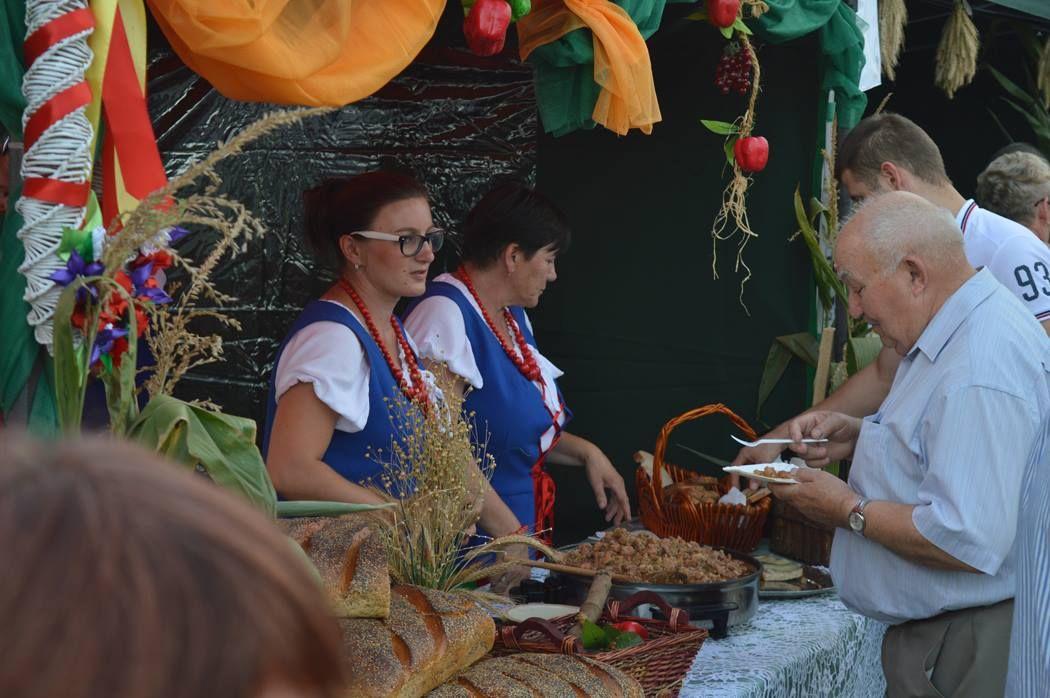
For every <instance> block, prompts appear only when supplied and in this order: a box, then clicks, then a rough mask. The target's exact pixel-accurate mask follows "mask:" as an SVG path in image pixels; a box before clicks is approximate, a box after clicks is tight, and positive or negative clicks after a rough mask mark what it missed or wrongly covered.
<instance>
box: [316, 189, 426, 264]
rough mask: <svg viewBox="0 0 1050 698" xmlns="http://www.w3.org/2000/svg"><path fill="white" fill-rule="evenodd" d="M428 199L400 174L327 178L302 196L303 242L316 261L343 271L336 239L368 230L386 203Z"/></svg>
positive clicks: (341, 254)
mask: <svg viewBox="0 0 1050 698" xmlns="http://www.w3.org/2000/svg"><path fill="white" fill-rule="evenodd" d="M416 198H422V199H427V198H428V197H427V190H426V188H425V187H424V186H423V185H422V184H420V183H419V182H418V181H417V180H416V179H415V178H413V177H410V176H409V175H406V174H402V173H400V172H386V171H382V172H366V173H364V174H359V175H356V176H354V177H349V178H345V177H344V178H339V179H329V180H326V181H324V182H322V183H321V184H320V185H318V186H316V187H314V188H313V189H310V190H308V191H306V192H304V193H303V207H304V216H303V218H304V220H303V226H304V231H305V236H306V241H307V242H308V243H309V245H310V248H311V249H312V250H313V253H314V256H315V257H316V258H317V261H318V262H320V263H321V264H322V265H324V266H326V267H328V268H329V269H332V270H333V271H342V269H343V266H344V265H345V264H346V260H345V259H343V253H342V252H341V251H340V249H339V239H340V238H342V237H343V236H344V235H346V234H347V233H352V232H354V231H356V230H368V229H370V228H371V227H372V225H373V223H374V222H375V219H376V216H377V215H378V214H379V211H380V209H382V208H383V207H384V206H386V205H387V204H392V203H395V202H397V201H404V200H406V199H416Z"/></svg>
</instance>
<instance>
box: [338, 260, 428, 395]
mask: <svg viewBox="0 0 1050 698" xmlns="http://www.w3.org/2000/svg"><path fill="white" fill-rule="evenodd" d="M339 288H341V289H343V291H345V292H346V295H348V296H350V300H352V301H353V302H354V305H356V306H357V309H358V311H359V312H360V313H361V317H362V318H364V321H365V327H367V328H368V333H369V334H371V335H372V339H374V340H375V342H376V344H377V345H378V346H379V350H380V351H381V352H383V358H384V359H386V364H387V366H389V367H390V372H391V373H392V374H394V380H396V381H397V383H398V385H399V386H401V391H402V392H403V393H404V394H405V396H406V397H408V399H409V400H411V401H412V402H417V403H419V404H421V405H424V406H425V405H426V404H427V387H426V385H425V384H424V383H423V374H422V371H420V370H419V364H418V363H417V362H416V355H415V354H414V353H413V352H412V347H411V346H409V344H408V338H407V337H405V333H404V331H403V330H402V329H401V325H399V324H398V322H397V319H396V318H395V317H394V316H393V315H392V314H391V316H390V326H391V327H393V328H394V336H395V337H396V338H397V343H398V345H400V347H401V351H402V352H404V354H405V362H406V363H407V364H408V372H409V374H410V375H411V376H412V385H409V384H408V381H407V380H405V373H404V371H402V370H401V366H400V362H396V361H394V357H392V356H391V355H390V352H389V351H387V348H386V345H385V344H384V343H383V339H382V337H380V336H379V329H378V328H377V327H376V324H375V322H373V321H372V314H371V313H370V312H368V306H366V305H365V302H364V300H362V298H361V296H360V295H359V294H358V293H357V291H356V290H355V289H354V287H353V286H351V285H350V282H349V281H347V280H346V279H345V278H341V279H339Z"/></svg>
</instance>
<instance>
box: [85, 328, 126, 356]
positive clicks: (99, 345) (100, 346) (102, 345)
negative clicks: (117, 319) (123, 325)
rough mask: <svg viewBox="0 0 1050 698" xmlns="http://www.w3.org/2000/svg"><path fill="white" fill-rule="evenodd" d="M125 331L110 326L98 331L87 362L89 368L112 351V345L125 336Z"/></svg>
mask: <svg viewBox="0 0 1050 698" xmlns="http://www.w3.org/2000/svg"><path fill="white" fill-rule="evenodd" d="M127 334H128V331H127V330H121V329H117V328H116V327H113V326H112V325H107V326H106V327H105V328H103V329H101V330H99V331H98V334H96V335H95V344H94V345H93V346H92V347H91V360H90V361H89V362H88V365H89V366H94V365H95V362H96V361H98V360H99V358H100V357H101V356H102V355H103V354H108V353H109V352H111V351H113V343H114V342H115V341H117V340H118V339H120V338H121V337H125V336H127Z"/></svg>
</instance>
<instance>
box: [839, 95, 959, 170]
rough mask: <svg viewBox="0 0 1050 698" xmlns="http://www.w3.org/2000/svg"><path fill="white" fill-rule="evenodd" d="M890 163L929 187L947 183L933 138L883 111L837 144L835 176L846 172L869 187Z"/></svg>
mask: <svg viewBox="0 0 1050 698" xmlns="http://www.w3.org/2000/svg"><path fill="white" fill-rule="evenodd" d="M884 162H892V163H893V164H895V165H899V166H901V167H903V168H904V169H906V170H908V171H909V172H911V173H912V174H913V175H915V176H916V177H918V178H919V179H921V180H923V181H924V182H927V183H929V184H948V183H950V180H949V179H948V174H947V172H945V169H944V159H943V158H942V157H941V151H940V150H939V149H938V148H937V144H936V143H934V142H933V139H932V138H930V136H929V135H928V134H927V133H926V132H925V131H923V130H922V129H921V128H920V127H919V125H918V124H916V123H915V122H914V121H912V120H911V119H908V118H906V117H903V116H901V115H900V114H892V113H888V112H883V113H881V114H874V115H872V116H869V117H868V118H866V119H864V120H862V121H861V122H860V123H859V124H857V125H856V126H854V127H853V129H852V130H851V131H850V132H849V133H848V134H846V137H845V138H844V139H842V142H841V143H840V144H839V150H838V157H837V158H836V160H835V176H836V177H839V178H841V177H842V173H843V172H844V171H845V170H849V171H850V174H851V175H853V176H854V177H856V178H857V179H859V180H860V181H861V182H863V183H864V184H865V185H867V186H868V187H871V188H875V187H877V186H878V179H879V172H880V171H881V168H882V163H884Z"/></svg>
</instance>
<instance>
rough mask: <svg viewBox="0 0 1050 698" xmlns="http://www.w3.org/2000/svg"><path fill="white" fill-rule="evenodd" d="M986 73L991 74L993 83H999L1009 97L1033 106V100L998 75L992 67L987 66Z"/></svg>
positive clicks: (1003, 76) (1009, 81)
mask: <svg viewBox="0 0 1050 698" xmlns="http://www.w3.org/2000/svg"><path fill="white" fill-rule="evenodd" d="M988 71H989V72H990V73H991V74H992V77H993V78H995V81H996V82H998V83H999V86H1000V87H1002V88H1003V89H1004V90H1006V91H1007V92H1008V93H1009V94H1010V95H1012V96H1013V97H1015V98H1016V99H1019V100H1021V101H1022V102H1024V103H1025V104H1027V105H1029V106H1034V105H1035V98H1034V97H1032V95H1030V94H1028V92H1026V91H1025V89H1024V88H1023V87H1021V86H1020V85H1018V84H1017V83H1016V82H1014V81H1013V80H1011V79H1010V78H1008V77H1006V76H1005V75H1003V74H1002V73H1000V72H999V71H998V70H996V69H995V68H993V67H992V66H988Z"/></svg>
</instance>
